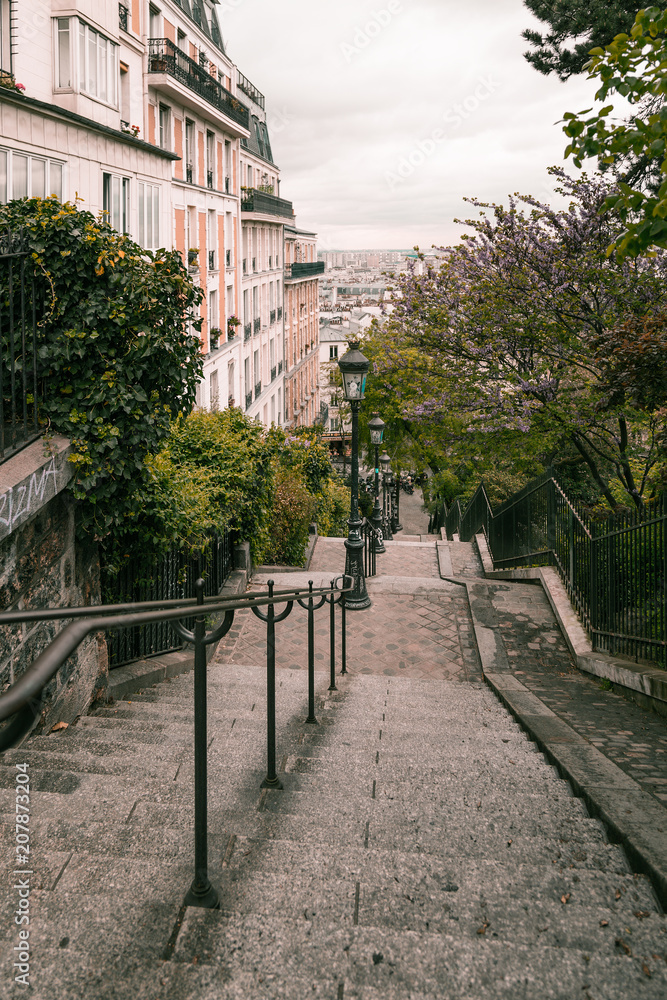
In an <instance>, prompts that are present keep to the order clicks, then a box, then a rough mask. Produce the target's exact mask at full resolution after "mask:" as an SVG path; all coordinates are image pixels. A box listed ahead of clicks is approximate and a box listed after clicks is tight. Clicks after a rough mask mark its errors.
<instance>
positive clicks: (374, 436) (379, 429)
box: [368, 413, 387, 552]
mask: <svg viewBox="0 0 667 1000" xmlns="http://www.w3.org/2000/svg"><path fill="white" fill-rule="evenodd" d="M368 427H369V429H370V432H371V444H372V445H374V446H375V504H374V506H373V514H372V517H371V521H372V523H373V527H374V528H375V530H376V532H377V542H376V545H375V551H376V552H386V551H387V550H386V549H385V547H384V541H383V537H382V507H381V506H380V460H379V458H378V454H379V451H380V445H381V444H382V438H383V435H384V428H385V423H384V420H382V418H381V417H380V414H379V413H374V414H373V419H372V420H371V421H369V424H368Z"/></svg>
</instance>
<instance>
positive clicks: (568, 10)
mask: <svg viewBox="0 0 667 1000" xmlns="http://www.w3.org/2000/svg"><path fill="white" fill-rule="evenodd" d="M524 3H525V5H526V7H527V8H528V10H530V11H531V12H532V13H533V14H534V15H535V17H537V18H538V19H539V20H540V21H542V22H544V23H545V24H548V25H549V30H548V31H547V33H546V34H541V33H540V32H539V31H534V30H533V29H532V28H527V29H526V30H525V31H524V32H523V37H524V38H525V39H526V41H528V42H530V44H531V45H532V49H531V50H530V51H529V52H526V53H525V58H526V59H527V60H528V62H529V63H530V64H531V65H532V66H534V67H535V69H536V70H538V71H539V72H540V73H544V74H549V73H556V74H557V75H558V76H559V77H560V78H561V80H567V79H568V77H570V76H572V75H574V74H576V73H581V72H583V70H584V69H585V67H586V64H587V63H588V61H589V59H590V56H589V52H590V50H591V49H592V48H593V47H594V46H602V45H607V44H608V43H609V42H611V40H612V39H613V38H614V37H615V36H616V35H618V34H619V33H620V32H622V31H629V30H630V28H631V27H632V24H633V22H634V19H635V15H636V14H637V11H638V10H639V9H640V6H641V5H638V4H637V0H587V2H584V0H550V2H544V0H524Z"/></svg>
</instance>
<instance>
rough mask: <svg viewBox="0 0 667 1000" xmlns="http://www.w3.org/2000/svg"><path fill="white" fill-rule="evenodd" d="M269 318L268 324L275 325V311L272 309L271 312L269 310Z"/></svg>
mask: <svg viewBox="0 0 667 1000" xmlns="http://www.w3.org/2000/svg"><path fill="white" fill-rule="evenodd" d="M270 317H271V318H270V323H271V325H272V326H273V324H274V323H275V321H276V310H275V309H272V310H271V313H270Z"/></svg>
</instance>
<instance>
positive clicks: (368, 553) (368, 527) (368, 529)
mask: <svg viewBox="0 0 667 1000" xmlns="http://www.w3.org/2000/svg"><path fill="white" fill-rule="evenodd" d="M361 531H362V535H363V539H364V575H365V576H366V578H367V579H368V578H369V577H371V576H376V575H377V551H378V548H379V545H380V535H379V532H378V531H377V530H376V529H375V528H374V527H373V525H372V524H371V522H370V521H369V520H368V518H366V517H365V518H364V520H363V524H362V526H361Z"/></svg>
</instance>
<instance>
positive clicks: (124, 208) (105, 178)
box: [102, 171, 132, 235]
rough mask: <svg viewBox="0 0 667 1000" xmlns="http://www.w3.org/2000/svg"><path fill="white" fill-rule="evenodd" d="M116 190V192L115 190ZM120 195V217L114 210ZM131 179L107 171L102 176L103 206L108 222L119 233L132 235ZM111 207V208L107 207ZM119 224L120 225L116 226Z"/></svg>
mask: <svg viewBox="0 0 667 1000" xmlns="http://www.w3.org/2000/svg"><path fill="white" fill-rule="evenodd" d="M114 189H116V190H114ZM116 191H117V194H118V202H117V204H118V215H117V218H116V212H115V209H114V197H115V194H116ZM130 195H131V186H130V178H129V177H122V176H121V175H120V174H112V173H108V172H107V171H105V172H104V173H103V174H102V205H103V207H104V212H105V216H106V221H107V222H108V223H109V225H111V226H112V227H113V228H114V229H115V230H116V231H117V232H119V233H123V234H125V235H127V234H129V233H130V213H131V209H132V202H131V198H130ZM107 206H110V207H107ZM116 223H118V224H116Z"/></svg>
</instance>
